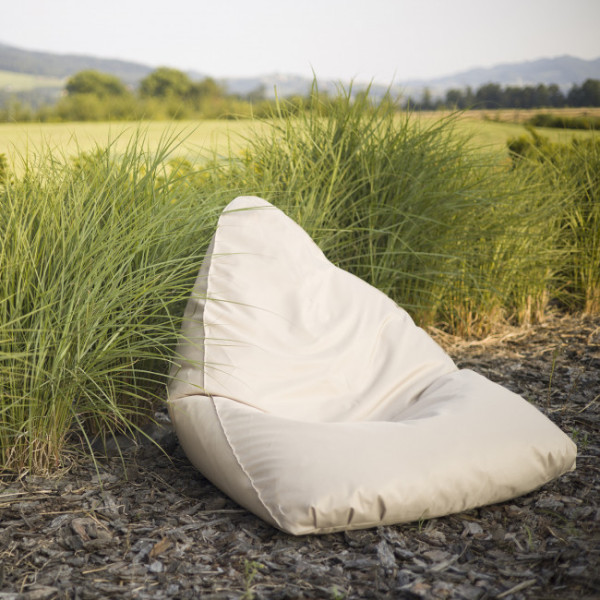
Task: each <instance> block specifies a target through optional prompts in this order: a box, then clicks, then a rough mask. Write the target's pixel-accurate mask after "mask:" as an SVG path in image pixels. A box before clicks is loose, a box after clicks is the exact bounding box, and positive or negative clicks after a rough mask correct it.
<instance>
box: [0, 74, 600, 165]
mask: <svg viewBox="0 0 600 600" xmlns="http://www.w3.org/2000/svg"><path fill="white" fill-rule="evenodd" d="M0 76H1V72H0ZM590 110H591V111H592V112H593V114H600V109H597V110H596V111H595V112H594V109H590ZM538 112H542V111H524V110H520V111H507V110H501V111H466V112H464V113H461V114H460V118H458V119H456V121H455V122H454V127H455V129H456V131H457V132H459V133H464V134H465V137H467V138H468V143H469V144H470V145H471V146H473V147H476V148H478V149H479V150H489V151H491V152H492V153H497V154H498V155H499V156H501V157H504V156H506V142H507V140H508V139H509V138H511V137H517V136H519V135H523V134H524V133H525V132H526V128H525V125H524V121H525V120H526V119H527V118H530V117H531V116H532V115H533V114H537V113H538ZM555 112H558V113H559V114H563V113H564V114H568V115H571V114H580V113H581V110H580V109H561V110H560V111H555ZM587 112H588V111H586V114H587ZM450 114H451V113H443V112H440V111H435V112H423V113H415V114H414V115H413V116H414V118H415V119H419V120H422V121H424V122H426V123H435V122H436V121H439V120H440V119H444V118H448V117H449V116H450ZM397 118H398V119H399V121H401V119H402V117H397ZM511 119H514V121H513V120H511ZM140 125H141V127H142V128H143V129H144V132H145V137H146V140H147V142H148V145H149V147H150V148H155V147H158V146H159V145H160V143H161V141H162V140H163V139H164V138H165V136H173V135H176V136H178V137H179V138H180V139H181V140H182V143H181V144H180V145H179V146H178V147H177V149H176V150H175V152H176V153H177V155H178V156H183V157H184V158H186V159H188V160H191V161H196V160H198V159H199V158H200V159H205V158H206V157H211V158H212V157H213V155H214V154H216V155H218V156H221V157H223V156H228V155H229V154H230V152H234V153H235V152H237V151H239V150H241V149H242V148H243V147H244V146H245V145H246V144H247V141H248V139H249V138H251V137H252V136H254V135H255V134H256V133H260V132H263V131H264V130H265V129H268V124H267V123H266V122H264V121H259V120H252V119H239V120H218V119H214V120H204V121H176V122H173V121H146V122H142V123H141V124H140V123H139V122H127V121H116V122H111V123H108V122H100V123H96V122H81V123H0V154H5V155H6V156H9V157H11V158H12V159H13V160H14V161H15V162H16V163H18V162H19V161H20V159H22V158H23V157H24V156H27V155H30V154H31V153H36V152H39V151H40V150H42V149H47V148H51V149H52V150H53V151H55V152H56V153H58V154H60V155H63V156H72V155H75V154H78V153H80V152H88V151H90V150H91V149H93V148H95V147H97V146H104V145H107V144H109V143H112V144H113V147H114V149H115V151H116V152H122V151H123V150H124V149H125V148H126V147H127V145H128V143H129V140H130V138H131V136H132V135H133V134H134V133H135V132H136V131H137V130H138V129H139V128H140ZM539 131H540V133H541V134H542V135H544V136H546V137H548V138H549V139H550V140H551V141H553V142H559V143H567V142H569V141H570V140H571V139H572V138H573V137H575V138H578V139H586V138H589V137H590V136H591V133H590V132H588V131H570V130H561V129H550V128H540V130H539Z"/></svg>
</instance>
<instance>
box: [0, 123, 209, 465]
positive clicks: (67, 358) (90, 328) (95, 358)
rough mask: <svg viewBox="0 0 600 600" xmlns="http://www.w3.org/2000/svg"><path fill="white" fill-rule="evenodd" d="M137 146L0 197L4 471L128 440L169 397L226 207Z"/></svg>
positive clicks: (10, 182) (54, 171) (102, 152)
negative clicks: (169, 377) (183, 332)
mask: <svg viewBox="0 0 600 600" xmlns="http://www.w3.org/2000/svg"><path fill="white" fill-rule="evenodd" d="M172 147H173V143H172V140H171V141H169V140H164V142H163V143H162V144H161V147H160V149H159V150H158V152H154V153H152V154H150V153H149V152H148V151H147V150H145V148H144V143H143V137H141V136H140V135H137V136H134V138H133V140H132V142H131V143H130V145H129V147H128V148H127V150H126V151H125V153H124V154H123V155H120V156H116V155H115V153H114V152H113V150H112V146H109V147H108V148H107V149H98V150H97V151H96V152H94V153H91V154H87V155H80V156H79V157H78V158H77V159H75V160H68V159H63V160H59V159H57V157H56V156H55V155H54V156H53V155H52V154H51V153H50V152H48V153H46V154H44V153H42V155H41V156H39V158H38V159H37V160H36V161H35V162H32V161H29V162H27V163H26V164H25V166H24V168H23V169H20V171H21V172H22V173H23V174H22V175H21V176H15V177H10V178H5V182H4V185H2V186H0V469H5V470H12V471H22V470H24V469H28V470H32V471H44V470H47V469H49V468H52V467H55V466H57V465H59V464H61V462H62V460H63V458H64V451H65V448H67V447H69V445H68V444H67V442H73V441H74V440H75V439H78V440H79V442H80V443H83V444H84V446H88V445H89V443H90V442H91V441H92V440H93V439H94V437H95V436H105V435H107V434H116V433H126V434H132V433H134V432H135V431H136V428H137V427H138V426H139V424H140V423H141V422H142V421H143V419H145V418H147V417H148V415H149V414H151V412H152V407H153V406H155V404H156V401H157V399H159V398H161V397H162V393H163V392H162V390H163V386H162V383H163V382H164V379H165V375H166V372H167V370H168V364H169V361H170V356H171V354H172V351H173V347H174V343H175V340H176V336H177V333H178V331H179V327H180V322H181V315H182V312H183V306H184V303H185V301H186V300H187V297H188V296H189V293H190V290H191V287H192V284H193V281H194V279H195V277H196V275H197V271H198V268H199V265H200V262H201V259H202V256H203V253H204V250H205V248H206V246H207V244H208V240H209V238H210V236H211V234H212V230H213V227H214V223H215V221H216V213H217V212H218V209H217V204H218V201H217V200H216V199H215V198H214V197H210V198H204V199H203V198H202V197H199V196H198V194H197V192H195V193H194V194H193V195H192V193H191V190H190V189H189V188H188V187H187V186H186V185H184V184H183V183H182V182H181V180H180V179H179V178H178V176H174V175H172V174H171V173H170V170H169V168H168V165H167V158H168V153H169V151H170V150H172Z"/></svg>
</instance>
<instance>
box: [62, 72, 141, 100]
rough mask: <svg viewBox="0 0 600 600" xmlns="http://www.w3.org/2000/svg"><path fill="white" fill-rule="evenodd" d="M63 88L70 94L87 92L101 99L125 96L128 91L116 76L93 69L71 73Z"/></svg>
mask: <svg viewBox="0 0 600 600" xmlns="http://www.w3.org/2000/svg"><path fill="white" fill-rule="evenodd" d="M65 89H66V91H67V94H69V95H70V96H74V95H78V94H89V95H93V96H96V97H97V98H102V99H104V98H109V97H113V96H126V95H127V94H128V93H129V92H128V90H127V88H126V87H125V85H124V84H123V82H122V81H121V80H120V79H119V78H118V77H115V76H114V75H108V74H106V73H99V72H98V71H94V70H86V71H80V72H79V73H77V74H75V75H73V76H72V77H70V78H69V79H68V81H67V85H66V87H65Z"/></svg>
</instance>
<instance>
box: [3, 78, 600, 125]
mask: <svg viewBox="0 0 600 600" xmlns="http://www.w3.org/2000/svg"><path fill="white" fill-rule="evenodd" d="M315 90H316V86H314V85H313V88H312V91H311V94H314V93H315ZM318 93H319V96H320V97H322V99H323V102H325V103H327V102H334V101H335V99H334V98H328V97H327V94H325V93H323V92H318ZM359 93H366V92H359ZM309 95H310V94H309ZM385 100H386V101H388V100H389V98H386V99H385ZM309 105H310V99H309V97H308V96H307V97H300V96H295V97H293V98H288V99H286V102H285V103H283V105H282V106H283V110H285V111H286V112H287V113H293V112H299V111H302V110H306V109H307V107H308V106H309ZM397 105H398V106H402V107H403V108H407V107H409V108H412V109H414V110H435V109H439V108H449V109H459V110H461V109H496V108H541V107H545V108H562V107H566V106H570V107H571V106H572V107H582V106H589V107H592V106H600V80H597V79H588V80H586V81H585V82H584V83H583V84H581V85H573V86H572V87H571V89H570V90H569V91H568V92H566V93H564V92H563V91H562V90H561V89H560V88H559V86H558V85H555V84H552V85H545V84H539V85H536V86H524V87H518V86H507V87H502V86H500V85H499V84H496V83H488V84H485V85H483V86H481V87H479V88H478V89H477V90H475V91H474V90H472V89H471V88H470V87H467V88H465V89H450V90H448V91H447V92H446V94H445V97H444V98H437V99H434V98H433V97H432V94H431V92H430V91H429V90H427V89H426V90H425V91H424V93H423V96H422V98H421V99H420V100H418V101H415V100H413V99H411V98H409V99H407V100H406V101H405V102H404V103H398V104H397ZM282 106H280V107H279V110H282ZM312 106H314V104H312ZM273 109H274V101H273V100H267V99H266V98H265V94H264V90H261V89H258V90H255V91H253V92H251V93H249V94H247V95H245V96H238V95H234V94H230V93H227V91H226V90H225V89H224V88H223V87H222V86H221V85H220V84H219V83H217V82H216V81H215V80H214V79H212V78H210V77H208V78H205V79H203V80H202V81H192V80H191V79H190V77H189V76H188V75H186V74H185V73H183V72H182V71H179V70H177V69H172V68H169V67H159V68H158V69H156V70H155V71H153V72H151V73H149V74H148V75H147V76H146V77H144V78H143V79H142V80H141V81H140V83H139V86H138V87H137V89H133V88H132V87H131V86H128V85H126V84H125V83H124V82H123V81H122V80H121V79H120V78H119V77H117V76H115V75H110V74H107V73H102V72H100V71H96V70H90V69H88V70H84V71H80V72H78V73H76V74H75V75H73V76H71V77H70V78H69V79H68V80H67V83H66V86H65V89H64V92H63V94H62V96H61V97H60V99H59V100H58V101H57V102H55V103H48V104H45V105H43V106H40V107H37V108H33V107H32V106H31V105H28V104H27V103H26V102H23V101H21V100H19V99H16V98H12V99H9V100H8V101H5V102H4V103H3V105H2V106H0V121H5V122H6V121H41V122H50V121H105V120H139V119H196V118H240V117H249V116H258V117H264V116H268V115H270V114H272V111H273Z"/></svg>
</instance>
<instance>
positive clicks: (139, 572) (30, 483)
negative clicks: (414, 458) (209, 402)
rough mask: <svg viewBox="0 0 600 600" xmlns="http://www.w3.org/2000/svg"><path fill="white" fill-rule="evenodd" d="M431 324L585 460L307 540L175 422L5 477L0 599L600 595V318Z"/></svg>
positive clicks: (467, 364)
mask: <svg viewBox="0 0 600 600" xmlns="http://www.w3.org/2000/svg"><path fill="white" fill-rule="evenodd" d="M432 333H433V335H434V337H436V339H437V340H438V341H439V342H440V343H442V345H444V346H445V347H446V348H447V350H448V351H449V352H450V354H451V355H452V356H453V357H454V358H455V360H456V361H457V363H458V365H459V366H460V367H464V368H472V369H474V370H476V371H478V372H480V373H482V374H483V375H485V376H487V377H489V378H490V379H492V380H494V381H497V382H499V383H501V384H503V385H505V386H506V387H508V388H509V389H511V390H513V391H515V392H518V393H520V394H522V395H523V396H524V397H525V398H527V399H528V400H530V401H532V402H533V403H535V404H536V405H537V406H538V407H539V408H540V409H541V410H542V411H543V412H544V413H546V414H547V415H548V416H549V417H550V418H551V419H552V420H553V421H554V422H555V423H557V424H558V425H559V426H560V427H561V428H562V429H563V430H564V431H566V432H567V433H569V434H570V435H571V436H572V437H573V438H574V439H575V440H576V442H577V444H578V450H579V452H578V458H577V469H576V470H575V471H574V472H572V473H569V474H567V475H564V476H563V477H561V478H560V479H559V480H557V481H554V482H552V483H550V484H548V485H546V486H544V487H543V488H542V489H540V490H537V491H535V492H532V493H530V494H528V495H526V496H524V497H521V498H517V499H515V500H511V501H509V502H505V503H503V504H498V505H494V506H488V507H484V508H480V509H477V510H472V511H469V512H467V513H462V514H457V515H451V516H448V517H444V518H438V519H433V520H431V521H426V522H422V523H412V524H405V525H395V526H387V527H381V528H377V529H370V530H363V531H354V532H348V533H336V534H328V535H322V536H305V537H293V536H290V535H287V534H285V533H282V532H280V531H278V530H276V529H274V528H272V527H271V526H269V525H266V524H265V523H263V522H262V521H260V520H259V519H258V518H257V517H255V516H253V515H252V514H250V513H248V512H247V511H245V510H243V509H241V508H240V507H239V506H237V505H236V504H235V503H233V502H232V501H230V500H229V499H228V498H227V497H225V496H224V495H223V494H222V493H221V492H220V491H219V490H217V489H216V488H214V487H213V486H212V485H211V484H210V483H209V482H208V481H207V480H205V479H204V478H203V477H202V476H201V475H200V474H199V473H198V472H197V471H196V470H195V469H194V468H193V467H192V466H191V465H190V464H189V462H188V461H187V459H186V458H185V456H184V455H183V453H182V451H181V449H180V447H179V445H178V443H177V440H176V438H175V436H174V434H172V432H170V430H169V427H168V424H166V425H165V426H163V427H161V428H154V429H153V431H152V433H153V435H154V436H155V438H156V439H157V440H159V442H160V443H161V444H162V445H163V447H164V449H165V451H166V453H167V455H165V454H163V453H161V451H159V450H158V449H157V448H156V447H155V446H152V445H149V444H148V443H144V444H140V445H138V446H130V447H129V448H127V449H125V452H124V463H123V462H122V461H121V460H120V459H119V458H118V457H112V458H108V459H104V460H102V461H101V462H100V465H99V472H97V471H96V469H95V468H94V466H93V464H92V463H91V462H89V461H85V460H82V459H77V458H73V459H72V460H71V461H68V460H67V463H68V467H67V468H66V469H64V470H63V471H62V472H60V473H59V474H58V475H56V476H54V477H52V478H50V479H44V478H39V477H33V476H30V475H27V474H24V475H23V476H22V477H21V478H19V479H18V480H14V479H13V480H12V481H9V480H8V479H5V480H4V481H3V482H2V483H0V600H44V599H48V600H52V599H55V598H56V599H62V598H65V599H66V598H72V599H74V598H78V599H87V598H89V599H96V598H140V599H145V598H156V599H164V598H212V599H216V598H222V599H229V598H232V599H233V598H245V599H249V598H257V599H259V598H275V599H284V598H289V599H291V598H306V599H308V598H329V599H334V598H337V599H339V598H398V599H409V598H413V599H415V598H435V599H437V598H440V599H446V598H447V599H455V598H456V599H459V598H460V599H466V600H482V599H488V598H499V599H502V598H504V599H507V600H510V599H512V600H521V599H529V598H531V599H539V598H544V599H557V600H558V599H559V598H560V599H565V598H567V599H568V598H577V599H578V600H585V599H590V600H591V599H592V598H598V597H599V594H600V464H599V462H598V456H599V455H600V446H599V441H598V437H597V434H598V431H599V425H600V317H595V318H583V317H575V316H561V315H558V314H554V315H551V316H549V317H548V319H547V321H546V323H544V324H542V325H539V326H536V327H532V328H529V329H520V330H506V331H505V333H504V335H502V336H497V337H496V338H490V339H488V340H484V341H483V342H471V343H468V342H464V341H461V340H459V339H456V338H452V337H448V336H446V335H444V334H442V333H439V332H432ZM457 435H460V432H457ZM399 460H401V458H400V457H399Z"/></svg>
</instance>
